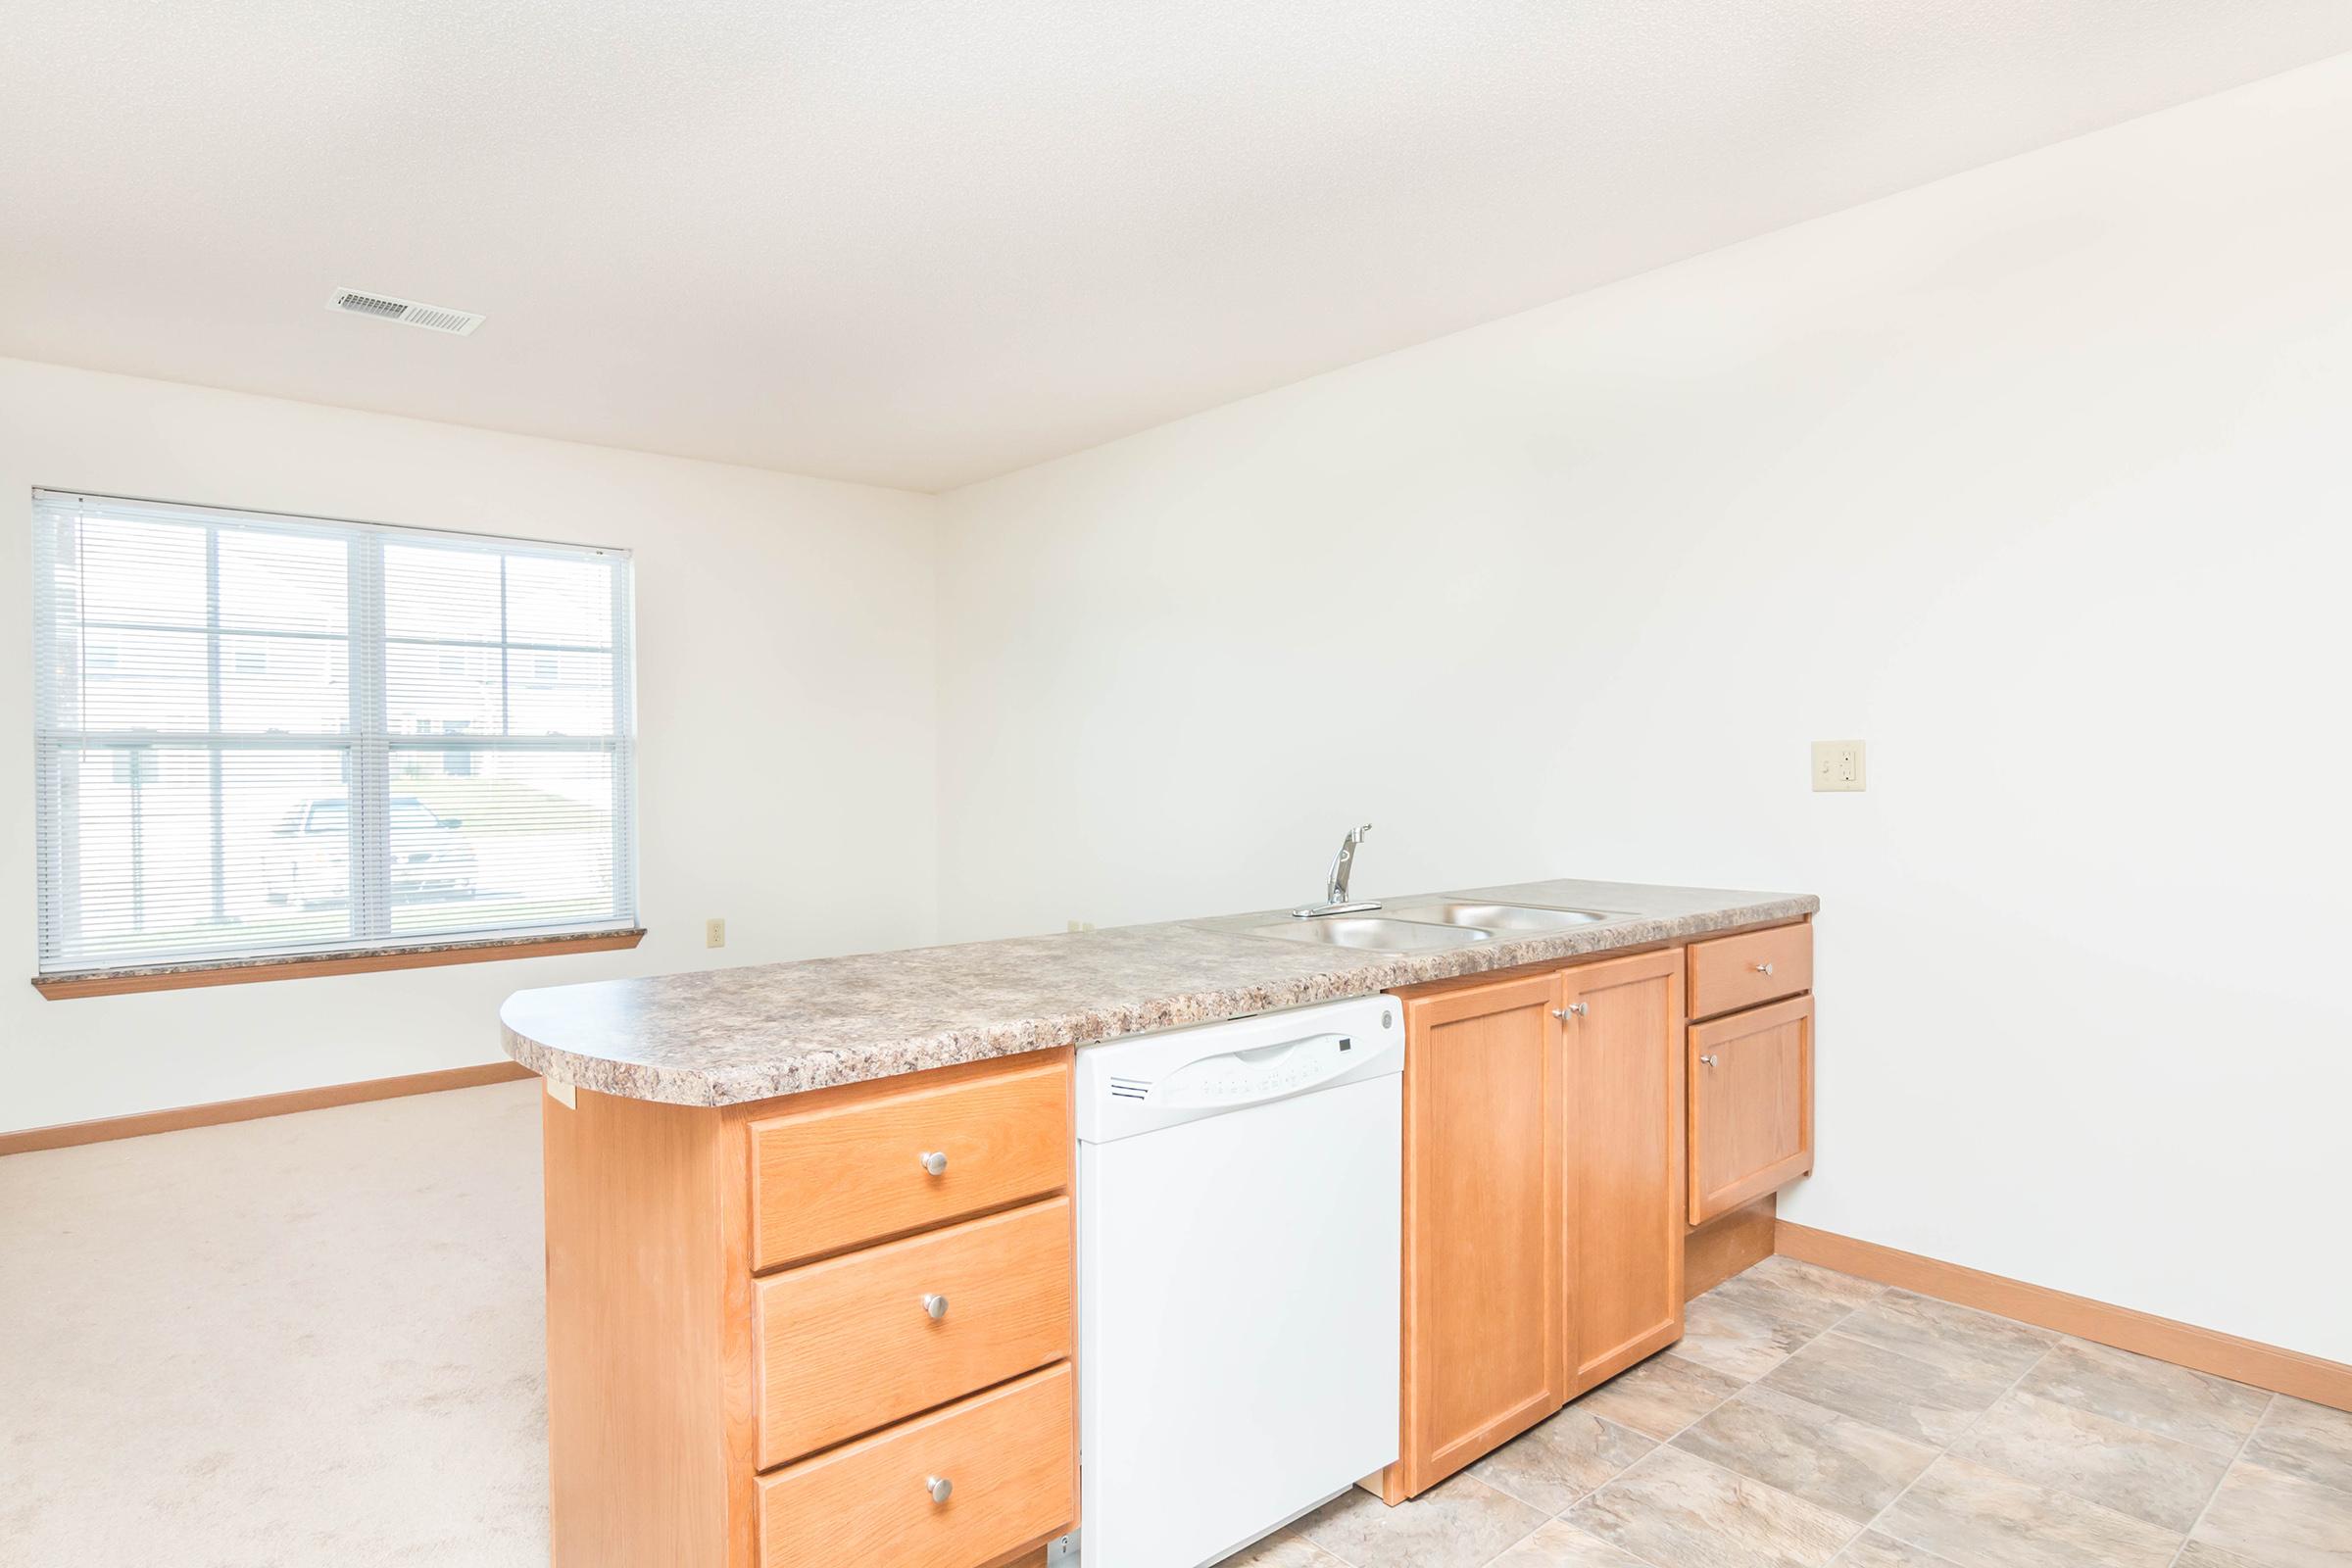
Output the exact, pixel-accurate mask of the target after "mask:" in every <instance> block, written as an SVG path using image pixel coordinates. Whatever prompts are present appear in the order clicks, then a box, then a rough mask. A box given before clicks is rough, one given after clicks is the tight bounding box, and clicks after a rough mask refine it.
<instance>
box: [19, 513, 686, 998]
mask: <svg viewBox="0 0 2352 1568" xmlns="http://www.w3.org/2000/svg"><path fill="white" fill-rule="evenodd" d="M59 512H69V513H71V512H87V513H92V514H96V515H101V516H103V517H105V518H107V519H109V520H136V519H137V518H138V517H139V516H140V515H142V514H145V515H149V516H151V517H153V518H154V519H155V520H159V521H165V522H173V523H181V524H212V526H207V527H206V528H205V532H204V540H205V552H204V554H205V572H206V593H205V598H206V605H205V614H204V620H203V623H202V625H201V626H177V625H174V626H172V627H171V628H170V629H172V630H174V631H195V632H200V633H201V635H202V636H203V638H204V653H203V656H202V657H203V660H204V664H205V671H204V674H205V690H206V702H207V718H208V726H207V727H206V728H204V729H196V730H188V729H176V730H160V729H135V728H134V729H123V730H112V729H96V728H90V727H87V724H86V720H87V715H86V714H85V713H82V712H81V711H78V710H77V711H75V712H74V714H73V718H74V719H75V721H76V722H75V723H74V724H72V725H69V724H67V723H65V722H64V718H63V715H62V713H61V711H60V710H61V702H60V687H61V685H62V684H64V683H65V681H70V680H73V677H72V676H67V677H65V679H64V680H61V670H60V664H61V660H60V652H61V645H60V643H59V641H58V636H59V630H60V624H61V616H60V614H59V604H58V602H57V601H58V597H59V596H58V595H57V593H56V591H55V590H56V586H57V583H58V575H57V574H58V570H59V568H58V566H57V564H56V562H55V559H54V555H53V552H54V551H55V549H56V548H57V544H58V540H57V532H58V529H59V527H60V519H59V518H58V516H57V515H56V514H58V513H59ZM31 517H32V526H33V538H32V549H33V565H34V573H33V583H32V600H33V603H32V607H31V608H32V621H33V635H34V649H33V654H34V657H33V663H32V680H33V705H32V709H33V763H34V770H35V799H34V821H35V824H36V827H35V835H34V836H35V840H36V848H35V857H34V858H35V876H34V883H35V886H34V896H35V900H36V911H35V913H36V922H35V924H36V931H37V944H36V959H35V968H36V973H35V975H34V979H33V984H34V985H35V987H36V988H37V989H39V990H40V991H41V992H42V993H43V994H44V995H47V996H86V995H104V994H109V993H111V992H114V991H129V990H153V989H160V988H163V987H166V986H175V985H217V984H223V983H230V982H233V981H238V980H245V979H257V980H258V979H274V978H281V977H285V976H288V975H291V974H296V973H306V974H307V973H322V972H335V973H341V972H354V971H357V970H364V969H374V968H400V967H417V966H422V965H424V964H446V963H454V962H468V961H481V960H483V959H490V958H501V957H508V956H527V955H530V954H536V953H543V952H580V951H602V950H607V949H613V948H622V947H634V946H636V944H637V943H638V941H640V940H642V938H643V937H644V935H645V930H644V927H643V926H642V925H640V924H639V923H638V904H637V900H638V885H637V832H636V795H637V776H636V752H637V713H636V635H635V632H636V627H635V582H634V576H635V562H634V558H633V556H632V554H631V553H630V552H629V551H628V550H626V549H621V548H616V547H610V546H596V545H580V544H571V543H565V542H560V541H553V540H541V539H531V538H525V537H519V536H515V535H507V534H491V533H476V532H467V531H461V530H453V529H438V528H415V527H406V526H401V525H397V524H391V523H379V522H363V521H357V520H353V519H348V518H337V517H322V516H318V515H310V514H294V513H276V512H259V511H252V510H248V509H240V508H226V507H214V506H204V505H197V504H189V503H180V502H162V501H152V500H142V499H137V498H128V497H120V496H108V495H101V494H98V493H95V492H90V491H76V490H59V489H49V488H36V489H34V490H33V492H32V510H31ZM221 527H233V528H237V529H241V530H246V531H251V532H259V533H270V532H275V533H282V534H290V535H297V536H302V537H309V538H321V537H328V538H335V539H338V540H340V541H343V542H344V544H345V546H346V550H345V581H346V598H345V605H344V616H343V624H342V628H341V630H340V631H329V632H311V631H287V630H283V629H279V630H259V629H253V628H244V627H224V626H223V624H222V617H221V588H220V584H221V549H220V543H221V533H220V531H219V529H220V528H221ZM436 542H438V543H440V544H442V545H443V546H444V547H445V548H450V549H454V550H460V551H466V552H468V553H473V554H476V555H485V556H491V557H494V558H495V559H497V560H498V562H499V576H500V626H499V638H498V640H497V641H496V642H492V643H485V642H482V641H480V640H479V639H467V638H454V637H453V638H449V639H446V640H444V639H437V638H433V637H397V638H396V637H392V636H390V635H389V634H388V631H387V626H386V612H385V566H384V562H385V552H386V550H387V548H388V547H390V546H395V545H411V546H420V547H424V548H432V547H433V546H434V545H435V544H436ZM533 556H537V557H542V558H547V559H556V560H565V561H579V560H583V559H596V560H600V561H604V562H606V563H609V564H611V565H612V567H613V569H612V570H611V572H610V574H609V575H610V578H611V584H612V587H611V592H612V605H611V617H612V618H611V632H610V640H609V642H608V643H607V644H606V645H605V646H604V647H602V648H596V649H589V648H586V647H584V646H573V645H568V644H564V645H559V644H553V643H548V644H541V643H532V642H527V641H526V642H511V641H509V640H508V635H509V632H510V629H511V628H510V626H509V623H508V620H507V588H506V581H507V575H508V569H509V568H508V563H509V562H510V561H512V560H514V559H515V558H518V557H533ZM80 613H81V611H80V607H76V614H77V615H79V614H80ZM106 624H110V623H103V622H97V621H93V620H90V619H87V618H82V619H79V620H77V621H76V622H75V627H76V630H77V631H83V630H86V629H87V628H89V627H91V626H93V625H106ZM124 625H125V626H128V625H129V623H127V622H125V623H124ZM112 629H123V628H119V627H117V628H112ZM252 636H264V637H286V638H294V639H299V640H304V641H313V642H326V643H338V644H340V645H342V647H343V648H344V649H345V669H346V677H347V683H348V688H349V689H348V693H347V716H346V718H345V720H344V723H343V727H342V728H341V729H339V730H305V731H301V732H285V731H274V730H262V731H236V730H228V729H225V728H223V726H222V719H221V693H222V689H223V678H222V677H223V663H224V660H223V657H222V644H223V642H224V640H225V639H227V638H229V637H235V638H239V639H243V638H248V637H252ZM394 643H399V644H401V645H403V646H407V645H410V644H417V645H420V646H424V647H432V646H436V645H439V646H442V647H444V648H445V649H449V650H453V651H454V650H457V649H460V648H466V649H477V650H480V649H487V650H493V651H495V652H496V654H497V657H498V659H499V665H500V670H501V681H500V684H501V689H502V704H501V706H502V711H504V712H505V713H506V715H507V718H508V720H509V721H510V722H511V717H512V714H511V711H510V710H507V709H506V705H505V703H504V701H503V694H504V689H505V687H506V686H507V685H508V684H509V683H510V682H511V681H512V679H513V673H512V665H513V662H514V657H515V653H516V652H517V651H520V652H521V653H523V654H524V655H526V656H531V657H534V658H537V657H552V656H553V655H554V654H558V653H582V652H593V653H597V654H600V655H602V656H604V657H607V658H609V660H610V662H611V668H612V724H611V728H610V733H608V734H603V735H548V736H537V735H527V734H526V735H514V734H509V733H504V732H502V733H499V734H488V733H481V732H466V733H462V734H417V735H402V734H395V733H394V732H393V730H392V728H391V724H390V721H389V715H388V712H387V695H388V692H387V688H388V686H389V684H390V673H391V665H390V659H389V650H390V648H391V647H392V645H393V644H394ZM534 667H535V666H534ZM75 691H76V695H77V696H79V697H81V698H83V699H84V700H86V690H85V689H83V688H82V686H81V685H80V684H79V683H78V682H76V683H75ZM150 747H177V748H184V749H187V750H192V751H201V752H202V753H204V754H205V757H206V760H207V762H208V764H209V770H210V774H211V795H212V810H211V813H210V827H211V835H212V876H211V891H212V898H213V907H214V915H215V918H216V919H224V918H225V902H224V901H225V896H226V895H225V888H226V880H225V867H224V856H225V853H226V850H225V843H224V837H225V831H226V829H225V826H224V821H225V817H224V813H223V810H222V805H221V803H222V783H221V778H222V771H223V767H222V763H223V759H224V758H225V757H226V756H228V755H229V754H230V753H232V752H239V751H267V750H272V749H279V750H292V751H303V752H328V753H333V752H340V753H342V754H343V755H344V757H345V759H346V763H345V776H346V779H347V784H346V787H345V800H346V802H347V805H346V806H345V816H346V820H347V827H346V835H347V836H346V848H345V854H346V857H347V865H348V867H349V871H348V876H349V890H348V892H349V911H350V918H349V929H348V931H347V933H345V934H343V935H340V936H331V937H325V938H321V939H319V940H318V941H315V942H303V941H288V942H279V943H271V944H267V945H263V946H259V947H257V948H254V949H245V950H231V949H222V950H220V951H216V952H209V953H208V952H203V951H192V950H190V949H189V948H188V947H187V945H185V944H180V945H174V946H171V947H160V948H156V949H152V950H149V951H146V952H144V953H141V952H138V951H135V950H133V951H129V952H126V953H125V954H123V956H121V957H120V958H116V959H112V960H110V961H107V962H103V963H97V962H91V961H89V960H88V956H87V955H86V954H84V953H76V952H75V951H74V943H73V940H72V939H70V938H68V937H67V936H65V935H63V934H62V933H68V932H77V931H78V923H79V921H78V902H77V901H78V895H79V885H80V878H79V874H78V870H77V862H78V857H79V853H80V847H81V835H80V833H79V832H78V831H69V830H68V827H67V825H66V822H67V817H66V814H65V813H66V811H67V809H68V808H67V806H66V804H65V803H64V802H63V801H62V800H61V798H60V797H61V795H63V794H64V793H66V792H65V791H64V790H63V789H62V787H61V782H60V781H61V777H62V775H61V772H60V767H59V765H58V764H59V760H60V758H61V757H62V756H64V755H66V754H68V753H80V752H87V751H89V750H92V749H101V750H107V749H123V750H130V749H134V748H150ZM457 751H463V752H469V753H473V754H475V755H477V756H499V755H515V754H519V753H534V752H535V753H542V754H545V753H561V754H566V755H575V756H581V755H585V756H603V757H605V758H607V759H608V760H609V768H610V773H609V776H610V778H611V781H612V809H611V833H612V839H613V844H612V867H613V871H612V877H613V901H612V906H611V908H612V914H611V916H610V917H609V918H585V919H583V918H581V917H578V916H570V917H566V918H564V919H562V920H552V921H542V922H523V923H520V924H515V923H505V924H498V925H492V926H477V927H467V926H464V925H450V926H444V927H441V928H438V929H434V930H427V931H408V932H402V931H399V930H396V929H395V927H394V921H393V909H394V906H395V903H396V900H395V899H394V897H393V892H392V887H393V882H394V880H395V877H394V868H393V864H392V837H391V821H390V814H389V813H390V811H391V809H392V800H393V797H394V795H395V794H396V793H397V787H398V786H397V784H396V781H395V777H394V767H395V763H396V762H397V760H398V758H399V756H400V754H402V753H415V752H430V753H437V754H448V753H451V752H457ZM309 804H310V805H311V806H313V807H314V808H315V807H316V804H317V803H316V802H312V803H309ZM303 825H304V826H305V827H307V826H308V820H307V813H306V820H305V822H304V824H303ZM66 955H72V956H71V957H69V956H66Z"/></svg>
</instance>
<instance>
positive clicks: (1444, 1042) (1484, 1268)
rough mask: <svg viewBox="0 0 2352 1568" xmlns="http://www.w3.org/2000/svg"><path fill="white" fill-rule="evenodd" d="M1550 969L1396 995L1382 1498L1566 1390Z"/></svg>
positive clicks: (1416, 1485)
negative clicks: (1397, 1288) (1393, 1325)
mask: <svg viewBox="0 0 2352 1568" xmlns="http://www.w3.org/2000/svg"><path fill="white" fill-rule="evenodd" d="M1558 996H1559V979H1558V976H1557V975H1556V974H1544V975H1537V976H1535V977H1533V978H1532V979H1521V980H1508V981H1497V982H1495V983H1493V984H1490V985H1480V986H1472V987H1467V988H1463V989H1459V990H1451V991H1445V992H1440V993H1438V994H1436V995H1433V996H1424V997H1413V996H1412V995H1411V994H1410V993H1407V994H1406V996H1405V999H1404V1004H1403V1005H1404V1027H1405V1045H1404V1050H1405V1057H1404V1063H1405V1064H1404V1078H1405V1097H1404V1301H1403V1315H1404V1369H1403V1370H1404V1386H1403V1389H1402V1391H1401V1393H1402V1403H1401V1417H1402V1426H1403V1430H1402V1432H1401V1433H1400V1435H1399V1441H1398V1458H1397V1463H1396V1464H1395V1465H1393V1466H1391V1467H1390V1469H1389V1471H1388V1474H1387V1476H1386V1478H1385V1486H1384V1489H1383V1494H1384V1495H1385V1496H1387V1498H1388V1499H1389V1500H1390V1501H1391V1502H1397V1501H1400V1500H1402V1499H1403V1498H1404V1497H1408V1496H1411V1495H1413V1494H1415V1493H1417V1492H1420V1491H1421V1490H1423V1489H1424V1488H1426V1487H1429V1486H1431V1485H1433V1484H1434V1483H1436V1482H1438V1481H1441V1480H1443V1479H1445V1477H1446V1476H1447V1475H1450V1474H1451V1473H1452V1472H1454V1471H1456V1470H1459V1469H1460V1468H1461V1467H1462V1466H1463V1465H1466V1464H1468V1463H1469V1462H1470V1461H1471V1460H1473V1459H1475V1458H1477V1457H1478V1456H1479V1455H1480V1454H1483V1453H1485V1452H1487V1451H1488V1450H1489V1449H1491V1448H1493V1447H1495V1446H1496V1445H1497V1444H1499V1443H1501V1442H1503V1441H1504V1440H1505V1439H1507V1438H1510V1437H1512V1436H1513V1435H1515V1434H1517V1433H1519V1432H1522V1431H1524V1430H1525V1429H1527V1428H1528V1427H1531V1426H1534V1425H1535V1424H1536V1423H1537V1422H1538V1421H1541V1420H1543V1419H1544V1417H1545V1416H1547V1415H1549V1414H1551V1413H1552V1412H1553V1411H1554V1410H1557V1409H1558V1408H1559V1407H1560V1405H1561V1404H1562V1403H1563V1402H1564V1401H1565V1399H1566V1397H1567V1396H1566V1378H1565V1375H1564V1370H1563V1366H1562V1358H1563V1350H1564V1345H1563V1340H1562V1336H1561V1332H1560V1313H1561V1308H1562V1304H1563V1303H1562V1301H1561V1298H1560V1287H1559V1280H1560V1268H1561V1240H1562V1238H1561V1231H1562V1212H1561V1184H1562V1177H1563V1171H1564V1167H1563V1162H1562V1156H1561V1147H1560V1139H1561V1135H1562V1133H1563V1131H1564V1126H1563V1121H1562V1116H1561V1078H1560V1069H1561V1042H1560V1024H1559V1020H1558V1019H1557V1018H1556V1017H1554V1016H1553V1009H1554V1008H1555V1007H1556V1006H1558V1005H1559V1003H1558Z"/></svg>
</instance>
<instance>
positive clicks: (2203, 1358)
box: [1776, 1220, 2352, 1410]
mask: <svg viewBox="0 0 2352 1568" xmlns="http://www.w3.org/2000/svg"><path fill="white" fill-rule="evenodd" d="M1776 1236H1777V1241H1776V1245H1777V1247H1778V1250H1780V1252H1781V1253H1782V1255H1784V1256H1787V1257H1793V1258H1795V1259H1797V1260H1798V1261H1800V1262H1805V1263H1818V1264H1820V1265H1821V1266H1822V1267H1823V1268H1833V1269H1836V1270H1838V1272H1839V1273H1841V1274H1854V1275H1859V1276H1860V1277H1861V1278H1863V1279H1866V1280H1875V1281H1876V1282H1878V1283H1879V1284H1881V1285H1892V1286H1895V1287H1896V1288H1898V1289H1901V1290H1906V1291H1912V1292H1916V1293H1917V1294H1919V1295H1921V1296H1933V1297H1935V1298H1936V1299H1937V1300H1942V1301H1954V1302H1957V1303H1959V1304H1960V1305H1962V1306H1973V1307H1975V1308H1977V1309H1978V1310H1979V1311H1982V1312H1993V1313H1997V1314H1999V1315H2000V1316H2002V1317H2010V1318H2015V1319H2017V1320H2018V1321H2019V1322H2021V1323H2032V1324H2034V1326H2035V1327H2037V1328H2045V1329H2054V1330H2056V1331H2057V1332H2058V1333H2060V1334H2071V1335H2073V1336H2074V1337H2075V1338H2077V1339H2079V1340H2090V1341H2092V1342H2094V1343H2096V1344H2099V1345H2112V1346H2114V1347H2115V1348H2117V1349H2119V1350H2130V1351H2131V1352H2132V1353H2133V1354H2135V1355H2144V1356H2147V1357H2149V1358H2151V1359H2153V1360H2158V1361H2169V1362H2171V1363H2172V1364H2173V1365H2175V1366H2185V1367H2190V1368H2193V1369H2195V1370H2196V1371H2199V1372H2210V1373H2212V1374H2213V1375H2214V1376H2215V1377H2223V1378H2229V1379H2230V1380H2231V1381H2232V1382H2236V1383H2245V1384H2251V1385H2252V1386H2253V1387H2255V1388H2258V1389H2268V1390H2270V1391H2271V1392H2272V1393H2274V1394H2288V1395H2292V1396H2294V1397H2296V1398H2298V1399H2309V1400H2311V1401H2312V1402H2313V1403H2315V1404H2325V1405H2330V1406H2332V1407H2334V1408H2335V1409H2338V1410H2352V1366H2346V1365H2344V1364H2343V1363H2342V1362H2341V1361H2329V1360H2327V1359H2325V1358H2324V1357H2321V1356H2317V1355H2306V1354H2304V1353H2303V1352H2302V1351H2300V1350H2287V1349H2281V1348H2278V1346H2276V1345H2263V1344H2261V1343H2259V1342H2257V1341H2254V1340H2241V1339H2239V1338H2238V1337H2237V1336H2235V1335H2234V1334H2224V1333H2221V1332H2220V1331H2219V1330H2216V1329H2201V1328H2197V1327H2195V1326H2194V1325H2192V1324H2188V1323H2176V1322H2175V1321H2173V1320H2172V1319H2171V1318H2166V1317H2157V1316H2156V1315H2154V1314H2153V1313H2149V1312H2141V1311H2137V1310H2134V1309H2133V1308H2131V1307H2129V1306H2113V1305H2110V1304H2108V1303H2107V1302H2105V1301H2094V1300H2091V1299H2089V1298H2088V1297H2083V1296H2069V1295H2068V1294H2067V1293H2066V1292H2064V1291H2053V1290H2050V1289H2049V1288H2048V1287H2046V1286H2041V1285H2028V1284H2026V1283H2025V1282H2024V1281H2022V1280H2013V1279H2007V1278H2004V1277H2003V1276H2001V1275H1998V1274H1987V1273H1985V1271H1984V1270H1982V1269H1974V1268H1963V1267H1962V1266H1961V1265H1959V1264H1957V1263H1942V1262H1938V1261H1936V1259H1935V1258H1932V1257H1922V1256H1920V1255H1919V1254H1918V1253H1916V1252H1905V1251H1900V1250H1896V1249H1894V1248H1891V1247H1881V1246H1880V1245H1879V1244H1878V1243H1876V1242H1861V1241H1856V1240H1855V1239H1854V1238H1852V1237H1850V1236H1839V1235H1837V1234H1836V1233H1834V1232H1831V1231H1817V1230H1814V1229H1813V1228H1812V1227H1811V1226H1808V1225H1797V1224H1793V1223H1791V1222H1790V1221H1789V1220H1781V1221H1780V1222H1779V1223H1778V1226H1777V1228H1776Z"/></svg>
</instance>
